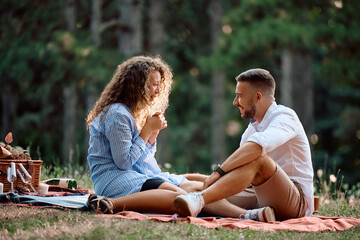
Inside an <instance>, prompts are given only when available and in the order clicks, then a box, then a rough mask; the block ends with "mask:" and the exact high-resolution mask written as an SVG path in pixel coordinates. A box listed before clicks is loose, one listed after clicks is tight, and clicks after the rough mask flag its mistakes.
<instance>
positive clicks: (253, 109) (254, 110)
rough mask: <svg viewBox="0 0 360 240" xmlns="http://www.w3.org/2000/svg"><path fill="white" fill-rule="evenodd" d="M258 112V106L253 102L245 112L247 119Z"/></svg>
mask: <svg viewBox="0 0 360 240" xmlns="http://www.w3.org/2000/svg"><path fill="white" fill-rule="evenodd" d="M255 113H256V106H255V104H252V105H251V107H250V110H249V111H245V112H244V117H243V118H245V119H249V118H254V117H255Z"/></svg>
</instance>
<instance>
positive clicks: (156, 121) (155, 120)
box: [144, 112, 167, 132]
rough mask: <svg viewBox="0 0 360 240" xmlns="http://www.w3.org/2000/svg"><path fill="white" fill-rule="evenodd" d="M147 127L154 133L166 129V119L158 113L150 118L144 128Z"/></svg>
mask: <svg viewBox="0 0 360 240" xmlns="http://www.w3.org/2000/svg"><path fill="white" fill-rule="evenodd" d="M145 127H148V128H150V129H151V130H152V132H154V131H160V130H161V129H164V128H166V127H167V121H166V119H165V116H164V115H163V114H162V113H160V112H157V113H155V114H154V115H152V116H148V117H147V119H146V123H145V125H144V128H145Z"/></svg>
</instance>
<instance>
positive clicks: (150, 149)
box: [146, 141, 157, 154]
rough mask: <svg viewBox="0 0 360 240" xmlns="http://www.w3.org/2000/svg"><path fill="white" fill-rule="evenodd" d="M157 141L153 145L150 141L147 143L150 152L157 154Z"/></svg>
mask: <svg viewBox="0 0 360 240" xmlns="http://www.w3.org/2000/svg"><path fill="white" fill-rule="evenodd" d="M156 143H157V141H155V142H154V144H153V145H151V144H150V143H149V142H147V143H146V148H147V149H149V152H150V153H152V154H155V152H156Z"/></svg>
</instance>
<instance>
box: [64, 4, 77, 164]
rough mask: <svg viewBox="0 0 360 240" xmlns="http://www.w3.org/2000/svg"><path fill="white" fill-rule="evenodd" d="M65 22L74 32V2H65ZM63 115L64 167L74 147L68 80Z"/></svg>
mask: <svg viewBox="0 0 360 240" xmlns="http://www.w3.org/2000/svg"><path fill="white" fill-rule="evenodd" d="M65 21H66V25H67V30H68V31H69V32H71V33H73V32H74V30H75V2H74V0H67V1H66V5H65ZM63 98H64V105H63V109H64V115H63V163H64V164H65V166H67V165H69V164H72V163H73V162H72V161H71V160H74V156H75V149H76V148H75V147H76V139H75V134H76V121H77V118H76V105H77V98H76V83H75V82H74V79H70V81H69V83H68V84H66V86H64V87H63Z"/></svg>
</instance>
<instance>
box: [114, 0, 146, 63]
mask: <svg viewBox="0 0 360 240" xmlns="http://www.w3.org/2000/svg"><path fill="white" fill-rule="evenodd" d="M141 10H142V1H140V0H119V22H121V23H122V24H123V26H122V27H121V28H120V30H119V36H118V50H119V52H120V53H121V54H122V55H124V56H125V57H132V56H134V55H137V54H140V53H141V52H142V40H143V39H142V38H143V34H142V18H141Z"/></svg>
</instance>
